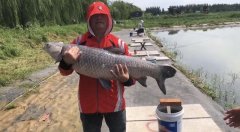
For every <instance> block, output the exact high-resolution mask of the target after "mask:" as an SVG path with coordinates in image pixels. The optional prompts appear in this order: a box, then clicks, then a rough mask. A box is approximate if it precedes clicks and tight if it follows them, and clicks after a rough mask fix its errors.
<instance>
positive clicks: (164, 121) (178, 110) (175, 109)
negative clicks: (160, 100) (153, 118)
mask: <svg viewBox="0 0 240 132" xmlns="http://www.w3.org/2000/svg"><path fill="white" fill-rule="evenodd" d="M183 113H184V111H183V107H182V106H171V113H167V107H166V106H160V105H158V107H157V109H156V115H157V118H158V130H159V132H161V131H163V130H164V129H165V130H166V129H167V130H168V131H170V132H181V131H182V116H183Z"/></svg>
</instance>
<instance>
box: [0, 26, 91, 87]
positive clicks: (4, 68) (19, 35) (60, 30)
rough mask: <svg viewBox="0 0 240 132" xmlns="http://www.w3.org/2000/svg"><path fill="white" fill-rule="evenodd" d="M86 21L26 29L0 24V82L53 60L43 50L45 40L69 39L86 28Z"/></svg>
mask: <svg viewBox="0 0 240 132" xmlns="http://www.w3.org/2000/svg"><path fill="white" fill-rule="evenodd" d="M86 30H87V29H86V25H85V24H79V25H69V26H50V27H39V26H38V25H35V26H33V27H31V28H28V29H22V28H17V29H8V28H0V75H1V76H0V86H6V85H8V84H10V83H12V82H13V81H15V80H21V79H24V78H25V77H26V76H27V75H29V74H30V73H32V72H34V71H37V70H40V69H43V68H45V67H47V66H49V65H50V64H52V63H53V61H52V59H51V58H50V57H49V55H47V54H46V53H45V52H44V51H43V50H42V47H43V44H44V42H46V41H62V42H65V43H68V42H70V41H71V40H73V39H74V38H75V37H77V35H78V34H81V33H84V32H85V31H86Z"/></svg>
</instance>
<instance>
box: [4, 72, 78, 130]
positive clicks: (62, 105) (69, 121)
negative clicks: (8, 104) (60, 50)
mask: <svg viewBox="0 0 240 132" xmlns="http://www.w3.org/2000/svg"><path fill="white" fill-rule="evenodd" d="M77 81H78V75H76V74H73V75H71V76H69V77H63V76H61V75H59V73H56V74H54V75H53V76H51V77H50V78H49V79H47V80H46V81H44V82H43V83H42V84H41V85H40V87H39V92H37V93H34V94H31V95H30V96H29V97H27V98H24V99H21V101H18V102H17V103H16V106H17V107H16V108H15V109H11V110H7V111H0V115H1V116H0V124H1V125H0V131H1V132H2V131H8V132H15V131H21V132H27V131H28V132H29V131H34V132H35V131H54V132H56V131H80V130H81V123H80V119H79V111H78V101H77V94H76V93H77V85H78V84H77V83H76V82H77Z"/></svg>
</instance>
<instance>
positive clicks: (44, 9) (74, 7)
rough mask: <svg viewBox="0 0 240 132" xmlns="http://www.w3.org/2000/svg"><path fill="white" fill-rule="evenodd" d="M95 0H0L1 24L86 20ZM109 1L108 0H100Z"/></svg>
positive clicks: (45, 23) (24, 25) (7, 25)
mask: <svg viewBox="0 0 240 132" xmlns="http://www.w3.org/2000/svg"><path fill="white" fill-rule="evenodd" d="M93 1H95V0H0V25H2V26H6V27H11V28H13V27H16V26H22V27H28V26H30V25H32V24H40V25H51V24H58V25H65V24H73V23H80V22H81V21H83V20H84V18H85V14H86V9H87V7H88V5H89V4H90V3H92V2H93ZM100 1H103V2H105V3H107V0H100Z"/></svg>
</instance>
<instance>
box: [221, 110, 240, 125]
mask: <svg viewBox="0 0 240 132" xmlns="http://www.w3.org/2000/svg"><path fill="white" fill-rule="evenodd" d="M225 114H226V116H225V117H224V120H227V123H226V124H227V125H229V126H230V127H234V128H236V127H240V107H239V108H235V109H231V110H229V111H227V112H226V113H225Z"/></svg>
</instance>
